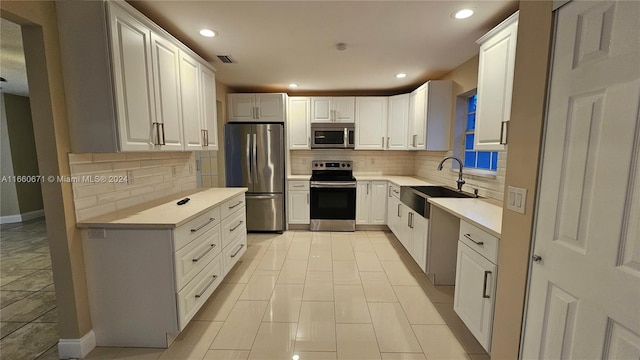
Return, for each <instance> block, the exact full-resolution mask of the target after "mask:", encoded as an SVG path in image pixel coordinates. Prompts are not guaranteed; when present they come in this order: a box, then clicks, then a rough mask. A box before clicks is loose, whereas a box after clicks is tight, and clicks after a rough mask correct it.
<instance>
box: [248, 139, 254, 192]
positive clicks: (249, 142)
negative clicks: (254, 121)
mask: <svg viewBox="0 0 640 360" xmlns="http://www.w3.org/2000/svg"><path fill="white" fill-rule="evenodd" d="M246 154H247V172H248V173H249V184H252V183H253V180H252V179H253V174H252V173H251V134H247V149H246Z"/></svg>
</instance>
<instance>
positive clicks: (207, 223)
mask: <svg viewBox="0 0 640 360" xmlns="http://www.w3.org/2000/svg"><path fill="white" fill-rule="evenodd" d="M215 220H216V218H209V221H207V222H206V223H204V224H202V225H200V226H198V227H197V228H195V229H191V232H192V233H193V232H196V231H198V230H200V229H202V228H203V227H205V226H207V225H209V224H210V223H212V222H214V221H215Z"/></svg>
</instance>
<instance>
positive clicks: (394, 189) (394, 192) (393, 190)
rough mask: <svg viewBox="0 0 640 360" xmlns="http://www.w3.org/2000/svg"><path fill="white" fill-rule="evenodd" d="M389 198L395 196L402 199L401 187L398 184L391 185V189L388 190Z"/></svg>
mask: <svg viewBox="0 0 640 360" xmlns="http://www.w3.org/2000/svg"><path fill="white" fill-rule="evenodd" d="M387 191H388V192H389V193H388V195H389V196H394V197H396V198H398V199H400V186H398V185H396V184H392V183H389V189H388V190H387Z"/></svg>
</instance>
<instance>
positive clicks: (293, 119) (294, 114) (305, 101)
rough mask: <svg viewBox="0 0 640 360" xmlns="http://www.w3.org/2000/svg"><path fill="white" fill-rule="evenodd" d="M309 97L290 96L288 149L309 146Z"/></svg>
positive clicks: (308, 147)
mask: <svg viewBox="0 0 640 360" xmlns="http://www.w3.org/2000/svg"><path fill="white" fill-rule="evenodd" d="M310 121H311V99H310V98H308V97H290V98H289V111H288V114H287V127H288V130H289V133H288V136H289V149H291V150H299V149H310V148H311V123H310Z"/></svg>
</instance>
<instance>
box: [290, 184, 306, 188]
mask: <svg viewBox="0 0 640 360" xmlns="http://www.w3.org/2000/svg"><path fill="white" fill-rule="evenodd" d="M293 187H301V188H303V187H304V185H293Z"/></svg>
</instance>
